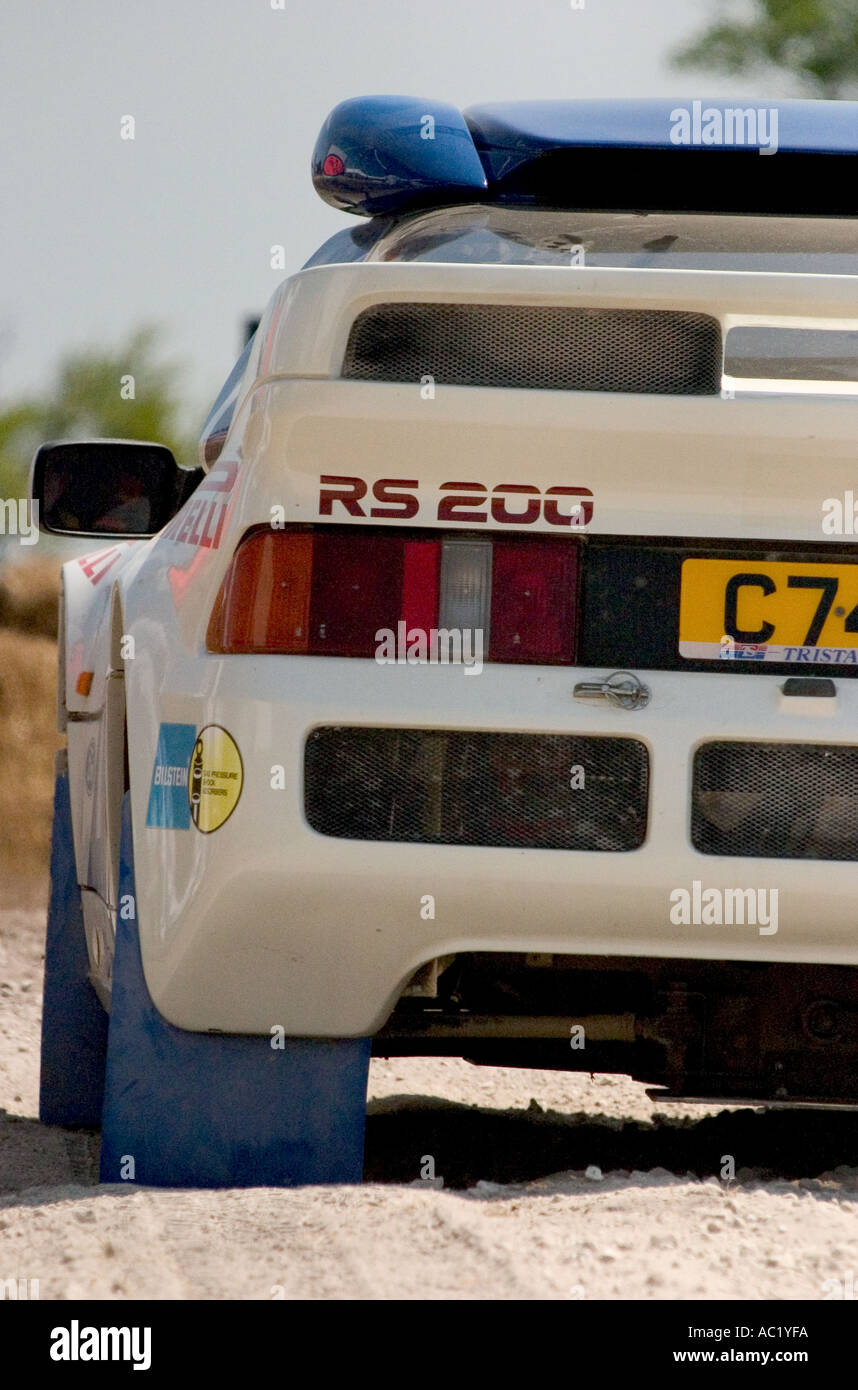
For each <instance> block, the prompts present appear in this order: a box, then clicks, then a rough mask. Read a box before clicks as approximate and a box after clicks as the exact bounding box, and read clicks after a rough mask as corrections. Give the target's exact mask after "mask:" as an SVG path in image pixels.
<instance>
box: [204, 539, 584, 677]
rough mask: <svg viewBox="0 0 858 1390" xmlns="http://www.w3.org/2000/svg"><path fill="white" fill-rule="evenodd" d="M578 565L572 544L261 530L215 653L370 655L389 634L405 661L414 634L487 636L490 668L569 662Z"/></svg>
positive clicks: (236, 567) (238, 558)
mask: <svg viewBox="0 0 858 1390" xmlns="http://www.w3.org/2000/svg"><path fill="white" fill-rule="evenodd" d="M578 555H579V550H578V544H577V542H575V541H573V540H571V539H570V538H568V537H563V538H562V539H560V538H554V537H550V538H544V539H543V538H536V537H533V538H530V537H527V538H524V537H515V538H514V537H511V536H497V535H493V536H492V537H491V538H489V537H487V536H481V537H479V538H478V539H477V540H473V539H469V538H466V537H463V536H462V535H461V533H456V534H451V533H449V532H447V533H443V534H439V533H438V532H430V533H427V532H422V533H414V532H404V531H400V530H398V529H397V530H393V529H392V528H391V529H385V530H383V531H382V530H380V529H376V528H372V529H370V528H360V529H358V528H356V527H354V528H353V527H346V528H342V529H341V528H339V527H332V526H331V527H320V528H318V529H316V530H315V531H311V530H309V529H306V530H295V531H288V530H270V529H268V528H267V527H266V528H265V529H264V530H263V529H262V528H260V529H259V530H256V531H252V532H250V533H249V534H248V535H247V536H246V537H245V539H244V540H243V541H242V542H241V544H240V545H239V547H238V549H237V550H236V552H235V556H234V557H233V561H232V564H231V566H230V568H229V570H228V571H227V574H226V577H225V579H224V582H223V584H222V586H221V590H220V593H219V595H218V599H217V602H216V604H215V607H214V610H213V612H212V616H211V621H210V623H209V630H208V638H207V645H208V649H209V651H213V652H221V653H224V654H227V653H255V654H260V655H261V654H264V653H275V652H276V653H281V654H293V655H299V654H306V655H310V656H324V655H328V656H358V657H373V656H375V654H376V652H377V651H378V650H379V641H380V639H379V637H378V634H379V632H381V631H382V630H387V631H388V632H389V633H392V634H393V635H394V637H395V639H396V642H397V650H399V651H402V653H403V655H404V650H405V646H406V643H410V642H411V641H412V640H413V639H412V636H411V634H412V633H418V632H419V633H421V634H423V633H425V634H427V635H429V634H431V633H432V632H433V630H434V631H437V630H438V629H442V630H446V631H449V630H461V631H463V632H464V631H468V630H469V629H472V630H473V629H479V630H480V631H481V633H482V637H481V650H482V653H483V658H484V659H485V660H489V661H507V662H534V663H553V664H564V663H567V664H571V663H572V662H573V661H574V659H575V650H576V631H575V629H576V615H577V582H578ZM429 650H430V651H431V650H432V646H431V637H430V639H429Z"/></svg>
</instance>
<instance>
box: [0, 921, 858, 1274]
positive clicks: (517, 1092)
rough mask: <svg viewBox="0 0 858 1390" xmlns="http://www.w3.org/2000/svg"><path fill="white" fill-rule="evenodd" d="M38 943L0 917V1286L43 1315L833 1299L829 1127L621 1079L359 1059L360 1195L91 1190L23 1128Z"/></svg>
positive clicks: (852, 1125) (88, 1146)
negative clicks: (268, 1302) (91, 1302)
mask: <svg viewBox="0 0 858 1390" xmlns="http://www.w3.org/2000/svg"><path fill="white" fill-rule="evenodd" d="M42 924H43V914H42V912H41V911H25V910H21V911H15V912H5V913H2V914H0V1280H8V1279H12V1278H14V1279H16V1280H20V1279H26V1280H38V1294H39V1297H41V1298H42V1299H68V1298H118V1299H122V1298H205V1299H209V1298H215V1299H217V1298H252V1299H270V1298H290V1299H291V1298H381V1299H384V1298H410V1299H440V1298H456V1299H497V1298H502V1299H513V1298H526V1299H533V1298H551V1299H558V1298H560V1299H574V1300H577V1299H617V1298H623V1299H628V1298H631V1299H708V1298H730V1299H772V1298H774V1299H785V1298H803V1299H824V1298H832V1297H836V1296H838V1294H839V1292H840V1290H841V1289H845V1291H846V1296H848V1297H851V1296H852V1287H853V1282H858V1279H856V1275H858V1167H854V1166H848V1165H849V1164H850V1163H853V1164H854V1163H855V1161H856V1159H858V1126H856V1121H855V1119H854V1118H853V1117H852V1116H848V1115H847V1116H844V1115H835V1114H831V1113H828V1112H814V1113H812V1114H811V1113H809V1112H806V1111H805V1112H787V1111H770V1112H763V1111H759V1110H753V1109H751V1108H748V1107H745V1108H739V1109H734V1110H719V1109H718V1108H717V1107H709V1108H707V1107H706V1106H675V1107H674V1106H671V1107H665V1106H663V1107H662V1108H661V1110H660V1109H659V1107H658V1106H657V1105H655V1104H653V1102H651V1101H650V1100H649V1099H648V1098H647V1095H646V1092H645V1090H644V1088H643V1087H642V1086H640V1085H637V1084H636V1083H634V1082H632V1081H630V1080H629V1079H628V1078H626V1077H595V1078H591V1077H590V1076H589V1075H569V1076H567V1075H565V1074H562V1073H557V1072H540V1071H519V1070H511V1069H494V1068H480V1067H474V1066H471V1065H470V1064H468V1063H466V1062H459V1061H451V1060H429V1059H422V1058H418V1059H413V1060H412V1059H408V1060H396V1061H388V1062H385V1061H374V1062H373V1064H372V1069H371V1077H370V1104H369V1118H368V1124H367V1163H366V1181H365V1182H364V1184H363V1185H362V1186H360V1187H352V1188H299V1189H290V1190H276V1189H252V1190H238V1189H237V1190H232V1191H226V1192H202V1191H192V1192H180V1191H165V1190H156V1189H151V1188H150V1189H146V1188H142V1189H141V1188H135V1189H131V1188H129V1187H127V1186H112V1187H103V1186H100V1185H98V1181H97V1174H98V1145H99V1137H98V1134H97V1133H94V1132H89V1131H72V1130H61V1129H55V1128H46V1127H45V1126H43V1125H40V1124H39V1123H38V1120H37V1118H36V1116H37V1113H38V1059H39V1011H40V1002H41V973H42V951H41V946H42V942H41V933H42ZM727 1154H730V1155H732V1156H733V1158H734V1160H735V1166H736V1174H737V1175H736V1180H735V1181H733V1182H729V1183H728V1182H724V1181H722V1180H721V1179H720V1177H719V1174H720V1171H721V1165H722V1162H723V1160H724V1156H725V1155H727ZM427 1156H431V1157H432V1160H433V1163H434V1168H435V1173H436V1175H437V1179H438V1180H440V1179H443V1186H441V1185H440V1181H437V1182H436V1185H435V1186H432V1185H430V1184H429V1183H426V1182H421V1180H420V1177H419V1174H420V1172H421V1168H423V1169H424V1170H425V1168H426V1161H425V1160H426V1158H427Z"/></svg>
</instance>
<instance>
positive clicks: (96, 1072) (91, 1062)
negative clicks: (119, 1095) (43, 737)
mask: <svg viewBox="0 0 858 1390" xmlns="http://www.w3.org/2000/svg"><path fill="white" fill-rule="evenodd" d="M106 1056H107V1014H106V1013H105V1011H104V1009H103V1008H102V1006H101V1004H100V1003H99V1000H98V996H97V995H96V993H95V990H94V989H93V988H92V985H91V984H90V983H89V956H88V954H87V949H86V937H85V935H84V930H83V909H82V906H81V898H80V889H79V887H78V882H77V870H76V868H75V859H74V841H73V839H72V822H71V800H70V797H69V779H68V767H67V763H66V759H65V755H61V756H58V758H57V763H56V778H55V781H54V820H53V828H52V831H51V900H50V905H49V907H48V932H47V938H46V941H45V989H44V997H43V1002H42V1065H41V1074H40V1078H39V1119H40V1120H41V1121H42V1123H43V1124H46V1125H98V1124H99V1123H100V1122H101V1102H102V1096H103V1094H104V1065H105V1059H106Z"/></svg>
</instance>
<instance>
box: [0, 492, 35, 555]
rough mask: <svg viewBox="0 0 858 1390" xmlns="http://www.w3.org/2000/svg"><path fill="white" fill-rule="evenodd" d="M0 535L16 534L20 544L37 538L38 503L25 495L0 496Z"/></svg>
mask: <svg viewBox="0 0 858 1390" xmlns="http://www.w3.org/2000/svg"><path fill="white" fill-rule="evenodd" d="M0 536H17V537H18V540H19V541H20V543H21V545H35V544H36V541H37V540H38V539H39V504H38V502H37V501H33V502H31V501H30V500H29V498H27V497H0Z"/></svg>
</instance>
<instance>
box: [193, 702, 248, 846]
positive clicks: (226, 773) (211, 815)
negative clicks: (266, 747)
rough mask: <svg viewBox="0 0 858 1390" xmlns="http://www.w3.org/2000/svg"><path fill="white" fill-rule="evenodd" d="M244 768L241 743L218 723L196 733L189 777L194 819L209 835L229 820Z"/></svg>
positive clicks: (241, 781) (201, 829)
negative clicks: (239, 747)
mask: <svg viewBox="0 0 858 1390" xmlns="http://www.w3.org/2000/svg"><path fill="white" fill-rule="evenodd" d="M243 782H244V767H243V765H242V761H241V754H240V753H239V751H238V745H237V743H236V742H235V739H234V738H233V737H232V735H231V734H228V733H227V731H226V729H222V728H221V726H220V725H219V724H207V725H206V727H205V728H204V729H201V730H200V732H199V733H198V735H197V741H196V743H195V744H194V751H193V753H192V755H191V766H190V769H189V776H188V801H189V802H190V806H191V820H192V821H193V822H194V825H195V826H196V827H197V830H200V831H202V833H203V834H204V835H208V834H210V833H211V831H212V830H218V829H219V828H220V827H221V826H222V825H223V823H224V821H226V820H229V817H230V816H231V815H232V813H233V811H234V810H235V808H236V806H237V805H238V798H239V797H240V796H241V787H242V783H243Z"/></svg>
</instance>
